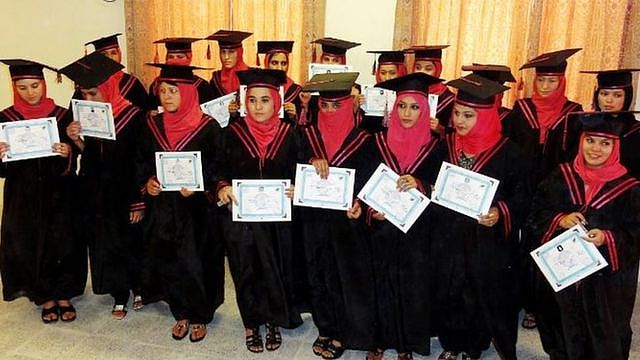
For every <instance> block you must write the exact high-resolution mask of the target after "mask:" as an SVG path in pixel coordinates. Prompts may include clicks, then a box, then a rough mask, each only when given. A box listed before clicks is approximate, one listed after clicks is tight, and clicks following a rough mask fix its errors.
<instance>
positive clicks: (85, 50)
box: [84, 45, 87, 56]
mask: <svg viewBox="0 0 640 360" xmlns="http://www.w3.org/2000/svg"><path fill="white" fill-rule="evenodd" d="M84 56H87V45H85V46H84Z"/></svg>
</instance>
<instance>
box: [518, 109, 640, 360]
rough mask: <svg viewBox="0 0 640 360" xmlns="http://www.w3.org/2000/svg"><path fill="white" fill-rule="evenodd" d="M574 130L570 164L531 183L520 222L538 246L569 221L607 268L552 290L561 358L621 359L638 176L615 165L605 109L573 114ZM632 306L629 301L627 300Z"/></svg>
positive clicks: (617, 126) (616, 138)
mask: <svg viewBox="0 0 640 360" xmlns="http://www.w3.org/2000/svg"><path fill="white" fill-rule="evenodd" d="M580 121H581V123H582V129H583V132H582V135H581V136H580V146H579V151H578V154H577V155H576V157H575V159H574V160H573V161H572V162H567V163H563V164H560V166H559V168H557V169H556V170H555V171H554V172H552V173H551V174H550V175H549V176H548V177H547V178H546V179H545V180H544V181H543V182H542V183H540V186H539V187H538V191H537V193H536V196H535V200H534V204H533V209H532V211H531V215H530V216H529V219H528V224H529V226H530V228H531V231H532V233H533V235H535V237H536V238H537V239H538V241H539V244H543V243H545V242H547V241H549V240H550V239H552V238H553V237H555V236H556V235H558V234H560V233H561V232H563V231H565V230H566V229H568V228H571V227H573V226H574V225H577V224H582V225H583V226H584V227H585V228H586V229H587V230H588V232H587V236H586V237H585V238H584V240H585V241H588V242H591V243H593V244H594V245H596V246H597V248H598V250H599V251H600V253H601V254H602V255H603V256H604V258H605V259H606V261H607V263H608V266H607V267H605V268H604V269H602V270H600V271H598V272H596V273H595V274H592V275H590V276H588V277H587V278H585V279H583V280H581V281H580V282H579V283H577V284H574V285H572V286H569V287H567V288H565V289H563V290H561V291H559V292H557V293H555V294H554V295H555V298H556V300H557V303H558V305H559V307H560V314H561V317H562V329H561V330H562V332H563V333H564V339H565V351H566V358H567V359H570V360H573V359H603V360H604V359H607V360H609V359H627V358H628V357H629V347H630V344H631V326H630V321H631V314H632V311H631V309H630V307H629V306H630V304H628V299H629V298H630V295H631V294H630V292H634V293H635V290H636V288H637V284H636V283H635V282H634V281H635V280H637V277H636V278H632V277H630V276H628V271H629V270H630V269H631V270H635V271H636V272H637V269H638V259H639V257H640V245H639V244H640V181H638V180H637V179H636V178H634V177H632V176H631V175H630V174H629V173H628V171H627V169H626V168H625V167H624V166H623V165H622V164H621V163H620V136H621V134H622V133H623V131H624V123H622V122H621V121H620V120H619V119H616V118H615V117H614V116H612V115H611V114H609V113H602V112H596V113H583V114H581V115H580ZM631 308H632V306H631Z"/></svg>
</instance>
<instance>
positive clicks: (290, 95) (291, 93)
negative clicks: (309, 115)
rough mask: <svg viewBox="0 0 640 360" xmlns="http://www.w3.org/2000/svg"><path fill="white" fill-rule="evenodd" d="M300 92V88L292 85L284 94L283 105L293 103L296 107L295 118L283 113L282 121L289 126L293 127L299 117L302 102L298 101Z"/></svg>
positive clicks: (294, 84)
mask: <svg viewBox="0 0 640 360" xmlns="http://www.w3.org/2000/svg"><path fill="white" fill-rule="evenodd" d="M301 91H302V86H300V85H298V84H296V83H293V84H291V86H289V88H288V89H287V90H286V91H285V92H284V101H283V103H288V102H290V103H293V105H295V106H296V116H291V115H289V114H287V113H286V112H285V113H284V118H283V119H282V120H283V121H286V122H288V123H289V124H292V125H295V124H296V123H297V121H298V116H300V110H301V109H302V102H301V101H300V97H299V95H300V92H301Z"/></svg>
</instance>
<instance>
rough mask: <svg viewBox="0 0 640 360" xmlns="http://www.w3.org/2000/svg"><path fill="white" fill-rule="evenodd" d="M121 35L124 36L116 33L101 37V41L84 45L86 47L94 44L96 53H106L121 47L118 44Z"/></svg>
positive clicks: (93, 41)
mask: <svg viewBox="0 0 640 360" xmlns="http://www.w3.org/2000/svg"><path fill="white" fill-rule="evenodd" d="M120 35H122V34H121V33H116V34H113V35H109V36H105V37H101V38H100V39H96V40H92V41H89V42H87V43H86V44H84V46H87V45H89V44H93V46H94V47H95V48H96V51H104V50H107V49H110V48H115V47H119V46H120V45H119V44H118V36H120Z"/></svg>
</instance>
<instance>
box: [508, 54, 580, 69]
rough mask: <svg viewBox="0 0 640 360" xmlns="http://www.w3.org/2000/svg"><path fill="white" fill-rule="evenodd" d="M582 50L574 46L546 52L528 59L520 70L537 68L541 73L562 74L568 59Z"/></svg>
mask: <svg viewBox="0 0 640 360" xmlns="http://www.w3.org/2000/svg"><path fill="white" fill-rule="evenodd" d="M580 50H582V49H581V48H573V49H564V50H558V51H552V52H548V53H544V54H542V55H538V56H536V57H534V58H533V59H531V60H529V61H527V63H526V64H524V65H522V66H521V67H520V70H522V69H528V68H535V69H536V73H539V74H562V73H564V71H565V69H566V68H567V59H568V58H569V57H570V56H571V55H573V54H575V53H577V52H578V51H580Z"/></svg>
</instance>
